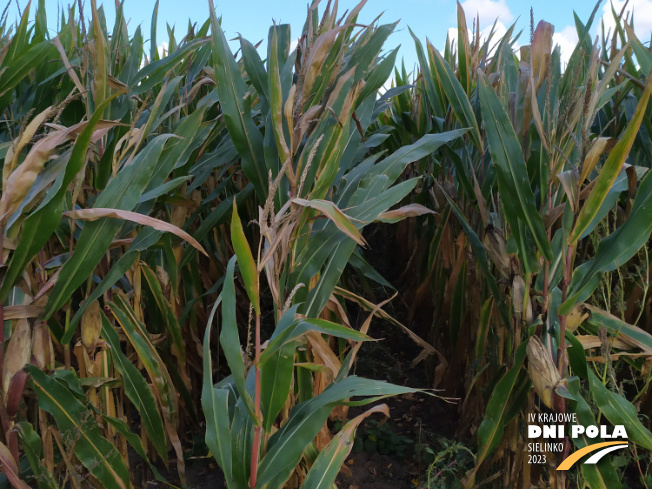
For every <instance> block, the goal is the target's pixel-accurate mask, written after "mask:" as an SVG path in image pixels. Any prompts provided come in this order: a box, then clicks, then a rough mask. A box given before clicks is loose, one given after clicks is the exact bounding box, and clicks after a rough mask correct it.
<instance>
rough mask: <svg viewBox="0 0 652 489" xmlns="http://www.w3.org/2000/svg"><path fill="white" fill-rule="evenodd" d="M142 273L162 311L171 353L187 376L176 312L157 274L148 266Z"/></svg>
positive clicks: (184, 352)
mask: <svg viewBox="0 0 652 489" xmlns="http://www.w3.org/2000/svg"><path fill="white" fill-rule="evenodd" d="M141 271H142V273H143V275H144V276H145V280H146V281H147V285H149V289H150V291H151V292H152V295H153V296H154V301H155V302H156V306H157V308H158V310H159V311H160V314H161V316H162V317H163V321H164V322H165V326H166V329H167V331H168V334H169V335H170V341H171V343H172V347H171V351H172V354H173V355H174V356H175V357H176V358H177V363H178V366H179V370H180V372H183V373H184V374H185V371H186V344H185V341H184V338H183V334H182V332H181V326H180V325H179V321H178V320H177V317H176V316H175V315H174V310H173V309H172V305H171V304H170V302H169V301H168V300H167V299H166V298H165V295H164V294H163V289H162V287H161V282H159V279H158V276H157V275H156V273H155V272H154V271H153V270H152V269H151V268H149V267H148V266H147V265H142V266H141Z"/></svg>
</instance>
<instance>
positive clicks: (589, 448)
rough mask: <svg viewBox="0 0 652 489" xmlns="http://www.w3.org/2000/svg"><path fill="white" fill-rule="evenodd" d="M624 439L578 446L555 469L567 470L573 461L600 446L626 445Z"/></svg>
mask: <svg viewBox="0 0 652 489" xmlns="http://www.w3.org/2000/svg"><path fill="white" fill-rule="evenodd" d="M626 444H627V442H626V441H605V442H602V443H595V444H593V445H588V446H586V447H584V448H580V449H579V450H577V451H576V452H573V454H572V455H569V456H568V458H567V459H566V460H564V461H563V462H562V463H561V464H560V465H559V467H557V470H568V469H570V468H571V467H572V466H573V464H575V462H577V461H578V460H579V459H581V458H582V457H583V456H584V455H587V454H589V453H591V452H595V451H596V450H599V449H600V448H604V447H609V446H612V445H626Z"/></svg>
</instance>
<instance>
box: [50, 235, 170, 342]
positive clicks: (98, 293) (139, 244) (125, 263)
mask: <svg viewBox="0 0 652 489" xmlns="http://www.w3.org/2000/svg"><path fill="white" fill-rule="evenodd" d="M162 234H163V231H157V230H156V229H152V228H149V227H146V228H143V230H142V231H141V232H140V233H138V236H136V239H134V241H133V242H132V243H131V246H129V249H128V250H127V251H126V252H125V253H124V254H123V255H122V256H121V257H120V258H118V260H117V261H116V262H115V263H114V265H113V266H112V267H111V270H109V272H108V273H107V274H106V275H105V276H104V278H103V279H102V282H101V283H100V285H98V286H97V287H96V288H95V289H94V290H93V292H91V293H90V295H89V296H88V297H86V299H85V300H84V302H83V303H82V305H81V306H79V309H77V312H76V313H75V315H74V316H73V318H72V319H71V320H70V326H69V328H68V331H66V333H65V334H64V336H63V337H62V338H61V342H62V343H63V344H67V343H70V340H71V339H72V334H73V333H74V331H75V326H76V325H77V323H78V322H79V321H80V320H81V317H82V315H83V314H84V311H85V310H86V308H87V307H88V306H89V305H90V304H91V303H93V302H95V301H96V300H97V299H99V298H100V297H102V294H104V293H105V292H106V291H107V290H109V289H110V288H111V287H112V286H113V285H114V284H115V283H116V282H117V281H118V280H120V278H121V277H123V276H124V274H125V273H127V271H128V270H129V269H130V268H131V266H132V265H133V264H134V262H135V261H136V260H137V259H138V256H140V253H141V252H142V251H144V250H146V249H147V248H149V247H150V246H152V245H154V244H156V242H157V241H158V240H159V238H160V237H161V235H162Z"/></svg>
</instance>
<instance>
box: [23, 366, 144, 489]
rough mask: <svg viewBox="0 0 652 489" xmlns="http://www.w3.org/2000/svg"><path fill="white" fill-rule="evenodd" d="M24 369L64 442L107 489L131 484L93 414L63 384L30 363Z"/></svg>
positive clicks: (122, 463)
mask: <svg viewBox="0 0 652 489" xmlns="http://www.w3.org/2000/svg"><path fill="white" fill-rule="evenodd" d="M25 370H26V371H27V373H28V374H29V375H30V376H31V378H32V384H33V386H34V391H35V392H36V396H37V398H38V403H39V407H40V408H41V409H43V410H45V411H47V412H48V413H50V414H51V415H52V416H53V417H54V419H55V420H56V422H57V426H58V427H59V431H60V432H61V434H62V435H63V439H64V443H66V445H67V446H68V448H69V449H71V450H73V451H74V452H75V455H76V456H77V458H78V459H79V460H80V461H81V463H82V464H84V466H85V467H86V468H87V469H88V470H89V471H90V472H91V473H92V474H93V476H94V477H95V478H96V479H97V480H98V481H99V482H100V483H101V484H102V486H103V487H106V488H107V489H127V488H129V487H131V483H130V482H129V471H128V470H127V467H126V466H125V464H124V462H123V460H122V457H121V456H120V453H119V452H118V450H116V448H115V447H114V446H113V445H112V444H111V443H110V442H109V441H108V440H107V439H106V438H104V437H103V436H102V434H101V431H100V428H99V426H98V425H97V423H96V422H95V420H94V418H93V414H92V413H91V412H90V411H89V410H88V409H86V407H85V406H84V405H83V404H82V403H81V402H80V401H79V400H78V399H77V398H76V397H75V396H74V395H73V394H72V393H71V392H70V391H69V390H67V389H66V388H65V387H64V386H63V385H61V384H60V383H59V382H57V381H56V380H54V379H53V378H51V377H48V376H47V375H46V374H45V373H43V372H42V371H41V370H39V369H38V368H36V367H34V366H33V365H28V366H26V367H25Z"/></svg>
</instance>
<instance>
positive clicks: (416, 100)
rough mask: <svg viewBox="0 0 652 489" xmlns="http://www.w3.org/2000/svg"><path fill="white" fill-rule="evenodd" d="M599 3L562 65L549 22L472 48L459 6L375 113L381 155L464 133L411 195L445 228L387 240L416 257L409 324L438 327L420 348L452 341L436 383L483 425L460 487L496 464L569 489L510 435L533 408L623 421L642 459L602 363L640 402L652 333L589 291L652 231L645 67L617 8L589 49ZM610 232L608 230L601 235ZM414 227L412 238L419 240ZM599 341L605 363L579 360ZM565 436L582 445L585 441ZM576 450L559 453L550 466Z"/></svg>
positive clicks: (467, 418) (602, 468)
mask: <svg viewBox="0 0 652 489" xmlns="http://www.w3.org/2000/svg"><path fill="white" fill-rule="evenodd" d="M597 8H598V6H596V9H595V10H594V12H593V14H592V16H591V18H590V19H589V21H588V22H587V23H586V24H584V23H582V22H581V21H580V20H579V19H577V18H576V26H577V32H578V37H579V42H578V44H577V46H576V48H575V50H574V52H573V54H572V56H571V58H570V60H569V62H568V65H567V66H566V67H565V68H564V69H562V66H561V62H560V52H559V49H554V50H553V49H552V35H553V33H554V27H553V26H552V25H551V24H548V23H546V22H545V21H541V22H539V23H538V25H537V26H536V28H535V26H534V21H532V28H531V33H530V37H531V42H530V45H528V46H523V47H521V48H520V49H519V50H518V52H516V53H515V52H514V48H513V44H514V41H515V40H516V39H517V38H518V37H519V35H520V34H517V35H515V34H514V27H515V26H511V27H510V28H508V29H507V33H506V34H505V36H504V37H502V38H500V39H496V38H495V35H494V33H493V32H491V33H490V34H489V35H488V36H487V38H486V39H482V38H481V37H480V33H479V31H478V30H475V32H473V35H471V36H470V35H469V34H468V32H469V31H468V30H467V23H466V18H465V13H464V11H463V9H462V8H461V7H460V6H459V5H458V39H457V44H456V45H453V44H452V43H451V42H450V41H447V43H446V47H445V49H444V50H443V52H440V51H439V50H437V49H436V48H435V47H434V46H433V45H432V44H431V43H430V42H427V45H426V48H425V49H424V47H423V45H422V43H421V42H420V40H418V39H416V38H415V43H416V50H417V54H418V57H419V62H420V70H419V72H418V74H417V76H416V77H415V80H414V82H413V84H412V85H408V76H407V74H406V73H405V70H403V71H402V72H399V71H397V72H396V75H395V85H396V87H395V88H394V90H396V93H399V92H400V94H399V95H398V96H397V97H396V98H395V99H393V100H391V101H390V102H389V105H388V109H387V110H386V112H385V113H384V114H382V115H381V116H380V117H379V121H380V123H381V124H382V125H383V126H384V127H387V128H389V130H390V133H389V134H390V138H388V139H387V144H388V145H389V147H390V148H391V147H393V146H394V145H400V144H406V143H409V142H410V140H411V139H412V138H414V137H418V136H419V135H420V134H423V133H429V132H434V133H438V132H441V131H451V130H456V129H458V128H468V130H467V132H466V133H465V135H464V136H463V139H460V140H455V141H451V142H450V143H448V144H447V148H446V151H445V152H444V153H442V155H441V158H438V159H437V160H433V161H431V162H430V163H429V164H423V165H421V166H420V167H419V170H420V171H422V172H425V173H426V175H427V178H426V179H424V182H428V184H429V185H428V186H424V187H423V188H421V189H420V192H419V193H418V194H415V195H414V196H412V197H410V198H409V201H411V202H419V203H421V204H425V205H428V206H429V207H430V208H431V209H432V210H434V211H437V212H438V213H439V216H436V217H435V216H428V217H423V218H421V219H422V220H423V221H424V227H423V228H419V227H415V228H409V227H407V226H406V227H404V229H402V230H401V232H403V233H408V237H401V238H399V239H400V240H402V241H404V240H406V239H411V240H413V241H414V242H415V243H417V244H416V245H415V246H416V247H417V249H418V250H420V251H419V252H417V253H415V255H416V259H415V260H414V261H413V260H410V263H414V264H415V274H414V276H416V277H418V278H419V280H418V281H417V282H415V283H413V284H412V287H413V288H414V293H413V295H414V296H415V297H416V300H415V303H413V304H412V310H413V314H414V311H415V310H416V309H417V308H418V307H419V306H420V305H423V304H424V302H426V303H427V302H430V303H431V304H432V306H431V307H433V308H434V313H433V314H434V315H435V316H436V317H438V318H439V321H437V322H434V321H433V324H438V325H440V326H438V327H437V328H436V329H433V331H432V332H431V338H438V337H441V335H442V334H444V335H445V337H446V338H448V342H449V343H448V346H447V347H446V348H444V351H445V352H448V355H444V356H445V357H446V358H445V359H444V361H445V362H446V364H445V365H444V367H445V369H446V370H447V375H446V376H445V377H446V378H447V379H448V382H446V380H444V379H443V377H442V376H441V374H439V375H438V372H437V370H435V375H434V382H435V383H436V384H437V383H439V382H444V383H443V384H442V385H443V386H444V387H446V388H447V390H448V392H451V391H452V392H454V393H456V394H457V395H461V396H463V399H464V401H463V402H462V404H461V416H462V421H461V423H460V431H462V430H464V431H466V430H467V429H468V428H466V427H468V426H469V425H475V427H476V429H477V444H478V450H477V454H476V467H475V468H474V469H473V470H472V471H470V472H469V473H468V474H467V477H466V485H467V486H468V487H473V485H474V484H476V483H477V482H478V479H477V476H478V475H479V474H486V473H487V470H488V469H489V467H490V466H492V457H493V460H500V463H501V464H503V468H504V470H503V476H502V477H500V479H498V480H499V481H500V482H497V483H498V484H499V485H500V486H501V487H517V486H520V485H524V486H527V485H528V484H530V483H534V484H536V483H538V482H537V481H539V480H540V479H541V482H539V483H543V484H553V483H554V484H556V487H564V486H565V484H566V481H565V475H564V474H565V473H564V472H557V473H555V472H554V468H555V467H556V465H557V463H558V460H557V459H555V457H552V459H551V460H550V459H549V467H550V471H549V472H548V474H547V475H546V474H545V473H542V472H541V471H536V470H534V469H532V466H531V465H529V464H528V463H527V460H526V457H525V456H524V454H525V453H526V452H525V449H524V443H525V440H524V438H523V437H522V436H521V435H520V433H523V429H522V427H523V424H524V423H525V415H526V413H528V412H533V410H535V409H554V410H555V411H557V412H567V411H569V412H574V413H576V414H577V416H578V420H580V422H581V423H585V424H594V422H595V418H594V413H593V412H592V411H591V408H590V406H591V405H593V406H595V408H596V409H597V410H598V411H599V413H600V415H602V416H604V417H606V418H607V419H608V420H609V421H610V422H611V423H613V424H624V425H626V426H627V427H628V433H630V432H631V435H630V439H631V440H632V441H633V442H634V443H636V445H637V446H638V447H640V448H643V449H647V450H649V449H650V448H651V445H650V441H651V437H650V431H649V426H648V425H646V424H645V423H646V422H645V420H642V419H639V418H640V417H639V416H638V415H637V411H636V409H635V408H634V406H633V405H632V404H631V398H630V400H628V398H627V396H626V395H625V394H624V393H623V392H622V390H618V389H617V388H616V380H615V377H614V374H613V372H614V370H613V367H612V364H613V362H615V361H616V360H617V359H618V358H621V359H623V361H625V362H627V363H628V364H629V365H630V366H631V367H632V368H633V371H638V372H640V377H639V378H638V379H634V380H633V381H634V382H635V384H636V386H637V389H639V392H638V394H637V396H636V398H637V399H639V398H641V396H645V394H646V386H647V380H646V378H647V377H648V376H649V369H648V368H647V366H646V365H647V363H646V361H645V360H644V358H646V357H647V355H648V353H649V351H650V349H649V348H650V346H651V343H650V339H651V338H652V337H650V335H649V333H648V332H646V331H645V330H644V329H642V328H641V327H638V326H636V325H634V324H630V323H627V322H625V321H624V317H623V316H621V317H616V316H614V315H612V314H611V311H609V310H604V309H603V308H601V307H598V304H599V303H600V302H603V301H602V300H601V297H599V296H598V295H596V294H594V292H595V291H596V289H597V288H598V286H599V285H600V283H601V281H603V280H604V274H605V273H608V272H612V271H614V270H618V269H621V270H622V268H623V267H624V265H625V264H626V263H627V262H628V260H630V259H632V258H634V259H635V260H636V261H638V260H639V258H638V252H639V250H640V249H641V248H642V247H646V246H647V242H648V239H649V236H650V231H651V230H652V227H651V226H652V220H651V219H650V216H649V215H648V213H647V200H648V198H649V195H650V194H649V188H648V187H649V182H650V179H651V177H649V176H648V168H649V166H650V165H649V155H648V154H647V150H648V149H649V142H650V132H649V128H648V126H649V122H648V121H649V120H650V118H649V115H650V108H649V107H648V99H649V96H650V91H651V90H652V83H651V81H650V70H649V68H651V67H650V66H649V52H648V51H647V50H645V49H644V48H643V45H642V44H641V43H640V41H638V40H637V39H636V37H635V35H634V34H633V30H632V28H631V26H630V25H629V24H628V23H627V22H626V21H624V20H623V19H622V18H621V16H622V13H621V14H620V15H619V14H618V13H616V12H614V15H615V18H616V23H617V29H616V32H612V33H605V34H604V35H603V39H602V43H601V44H593V43H592V41H591V38H590V36H589V30H590V28H591V25H592V23H593V19H594V16H595V13H596V11H597ZM475 25H479V20H478V21H477V22H475ZM609 36H611V37H609ZM625 106H626V107H627V109H626V110H625V108H624V107H625ZM406 115H408V116H409V117H410V118H411V119H412V120H411V122H409V129H406V126H407V124H408V123H406V122H405V120H406ZM614 215H617V221H615V222H616V225H615V226H612V224H611V222H612V220H611V219H612V216H614ZM605 222H606V223H608V226H609V229H611V233H610V235H609V236H608V237H607V238H605V239H603V240H600V239H599V237H597V238H596V236H597V235H598V234H599V233H600V232H603V231H600V229H602V227H603V226H605ZM411 229H412V230H411ZM413 229H417V230H418V229H421V231H419V233H418V234H417V235H416V236H415V237H414V238H412V237H409V236H410V234H411V235H414V233H415V231H414V230H413ZM423 230H426V231H427V232H423ZM645 249H647V248H645ZM619 273H620V272H619ZM643 273H644V274H645V275H646V272H643ZM645 280H646V279H645ZM614 287H615V286H613V285H612V287H607V289H608V293H613V292H614V290H613V289H614ZM623 287H630V288H631V287H633V288H634V289H637V288H639V287H641V284H640V282H639V283H638V285H637V284H636V283H633V284H632V283H630V284H623ZM600 290H603V291H604V290H605V287H604V286H602V288H601V289H600ZM640 290H641V291H646V290H647V288H646V287H641V288H640ZM639 297H640V295H639ZM637 308H638V306H634V307H633V309H634V310H633V311H630V310H628V316H629V317H630V318H634V320H633V322H635V321H636V318H638V319H640V318H641V317H642V315H643V313H644V310H643V309H641V310H640V312H638V311H637ZM442 318H446V320H445V321H442ZM444 327H445V328H446V329H444ZM444 331H445V333H444ZM580 331H581V332H583V333H584V334H580ZM601 335H602V336H601ZM611 336H613V337H617V338H618V339H622V341H623V343H619V344H618V346H617V345H616V344H615V343H613V340H612V339H611ZM600 338H603V339H602V340H600ZM600 345H602V347H601V348H602V350H601V352H602V354H601V355H599V356H596V355H591V353H590V351H591V349H592V348H596V347H600ZM634 345H636V346H634ZM439 348H443V347H442V346H441V345H440V346H439ZM630 349H634V352H630V353H629V354H627V355H623V351H629V350H630ZM526 358H527V360H528V362H527V365H528V368H527V369H526V368H525V365H526V363H525V360H526ZM598 362H603V363H605V366H604V368H603V367H600V366H599V365H600V364H599V363H598ZM441 364H442V360H441V359H440V361H439V365H441ZM460 376H462V378H464V379H465V380H464V382H463V383H460V382H458V381H457V380H456V379H459V378H460ZM532 385H533V386H534V390H535V391H536V393H537V394H538V398H539V401H538V402H536V401H535V398H534V395H533V392H532V391H531V386H532ZM641 389H642V390H641ZM587 393H588V394H587ZM483 406H484V408H483ZM614 406H618V408H614ZM483 411H484V412H483ZM483 418H484V419H483ZM463 427H464V428H463ZM594 441H595V440H594ZM574 442H575V443H576V444H577V446H578V448H579V447H581V446H584V445H585V444H586V443H589V440H587V439H576V440H574ZM570 449H571V448H570V444H569V443H568V442H566V446H565V450H564V453H563V454H560V455H559V456H560V457H561V458H560V459H559V461H560V460H561V459H563V458H564V455H568V453H569V452H570ZM497 452H498V453H499V454H502V456H500V455H498V456H496V455H495V454H496V453H497ZM493 467H494V468H493V469H492V470H493V471H495V470H496V468H495V465H494V466H493ZM639 467H640V466H639ZM493 473H495V472H493ZM579 477H580V479H581V480H583V481H584V483H585V484H587V485H588V486H589V487H605V486H608V487H612V486H613V487H620V481H619V480H618V477H617V474H616V472H615V469H614V468H613V466H610V465H609V464H608V463H603V464H600V465H597V466H595V465H582V468H581V473H580V476H579ZM641 477H644V475H643V473H641ZM547 478H549V479H547ZM494 479H495V478H490V479H489V480H494ZM578 484H580V485H581V482H578Z"/></svg>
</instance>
